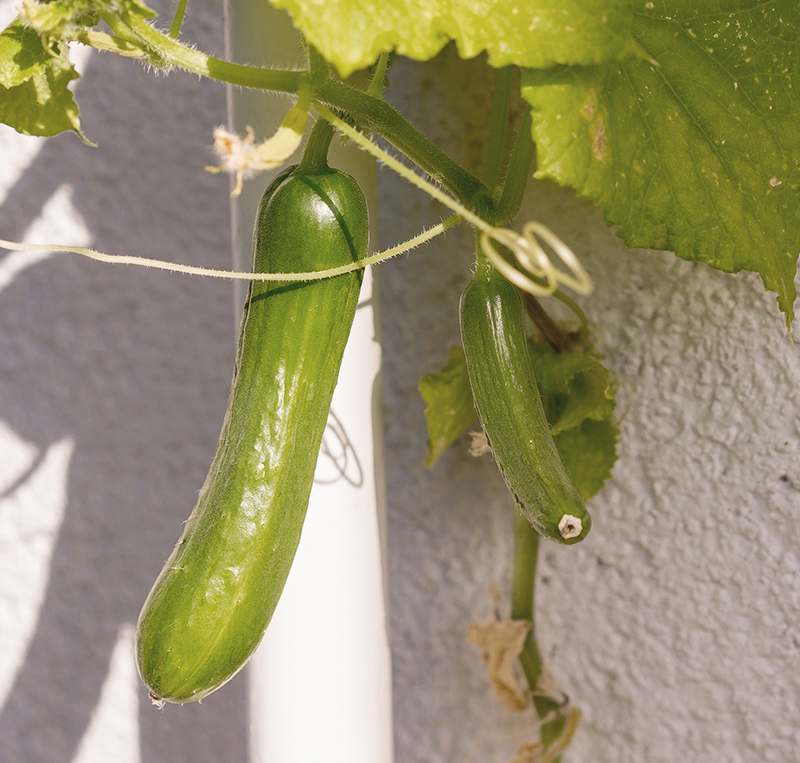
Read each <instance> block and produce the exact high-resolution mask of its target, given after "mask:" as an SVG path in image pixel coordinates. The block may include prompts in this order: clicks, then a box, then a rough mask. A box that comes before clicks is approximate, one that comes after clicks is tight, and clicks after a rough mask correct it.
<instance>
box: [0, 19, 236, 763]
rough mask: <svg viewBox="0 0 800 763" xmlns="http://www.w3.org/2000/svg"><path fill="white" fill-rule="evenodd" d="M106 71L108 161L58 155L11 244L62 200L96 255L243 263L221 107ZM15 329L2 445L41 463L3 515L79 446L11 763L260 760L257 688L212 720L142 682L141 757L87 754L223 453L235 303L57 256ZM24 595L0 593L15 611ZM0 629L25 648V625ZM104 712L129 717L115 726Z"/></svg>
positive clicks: (10, 703)
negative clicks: (220, 167) (254, 751)
mask: <svg viewBox="0 0 800 763" xmlns="http://www.w3.org/2000/svg"><path fill="white" fill-rule="evenodd" d="M157 5H159V4H157ZM191 21H192V28H191V29H189V30H188V31H187V34H188V35H189V36H190V37H191V38H192V39H195V40H197V41H198V42H199V44H200V45H201V46H203V47H205V48H214V47H217V48H219V47H221V38H222V19H221V14H220V13H219V11H218V9H217V8H216V6H215V7H213V8H210V9H207V10H198V11H197V12H196V13H195V14H194V15H193V18H192V20H191ZM97 63H98V58H97V56H96V54H95V57H93V58H91V59H90V60H89V63H88V66H87V67H86V70H85V73H84V76H83V77H82V79H81V80H80V84H79V91H78V94H79V98H80V102H81V105H82V110H83V118H84V120H83V121H84V128H85V130H86V132H87V134H88V135H89V136H90V137H91V138H92V139H93V140H96V141H97V142H98V143H99V144H100V149H99V150H92V149H89V148H86V147H84V146H83V145H81V144H80V143H79V142H78V141H77V140H76V139H74V138H73V137H71V136H61V137H58V138H56V139H54V140H50V141H48V142H46V143H45V144H44V146H43V147H42V148H41V150H40V152H39V153H38V154H37V155H36V157H35V159H34V160H33V162H32V163H31V164H30V165H29V166H28V168H27V169H26V171H25V172H24V174H23V175H22V176H21V178H20V180H19V182H18V183H17V184H16V186H15V187H14V188H13V189H11V191H10V192H9V194H8V197H7V198H6V200H5V201H4V203H3V204H2V206H0V235H2V236H3V237H5V238H9V239H16V240H19V239H20V238H21V237H23V236H24V235H25V234H26V231H27V230H28V229H29V228H30V227H31V226H32V225H33V224H34V223H36V221H37V220H38V219H39V218H40V216H41V210H42V208H43V207H44V205H45V204H46V202H48V200H50V199H51V198H53V196H54V194H56V193H57V192H59V189H62V192H63V188H64V186H65V185H67V186H70V187H71V189H72V190H71V195H70V196H69V198H70V200H71V204H72V206H73V207H74V209H75V211H76V213H77V215H78V216H79V217H82V218H83V222H84V224H85V227H86V229H87V232H86V237H87V239H88V243H89V245H90V246H95V247H98V248H101V249H106V250H112V251H125V252H132V253H133V252H135V253H150V254H153V255H154V256H163V257H167V258H170V259H175V260H179V261H184V262H190V263H194V264H199V265H214V266H217V267H220V266H224V265H226V264H228V262H229V251H230V245H229V237H228V229H229V226H228V210H229V206H228V199H227V184H226V183H225V181H224V180H222V181H221V180H220V179H219V178H217V179H215V178H213V177H211V176H208V175H207V174H206V173H204V172H203V169H202V168H203V165H204V164H205V163H206V162H207V161H208V156H207V155H206V153H205V151H206V147H207V146H208V144H209V143H210V137H211V129H212V127H213V126H214V124H217V123H219V122H221V121H224V113H225V112H224V109H225V102H224V91H223V90H222V89H221V88H216V87H215V86H213V85H210V84H209V83H201V82H199V81H198V80H197V79H196V78H193V77H183V76H181V75H178V74H176V75H173V76H170V77H169V78H165V77H163V76H162V77H158V78H157V79H156V78H154V77H153V76H152V75H150V74H148V73H146V72H145V71H144V70H143V68H142V67H139V66H137V65H135V64H132V63H130V62H127V61H123V60H118V59H112V58H110V57H109V58H107V59H105V60H104V61H103V62H102V64H103V65H102V66H97ZM61 235H62V236H63V235H64V234H63V233H62V234H61ZM2 264H3V262H2V260H1V259H0V266H2ZM0 286H2V284H0ZM0 326H1V327H2V329H1V330H0V422H2V430H0V437H2V434H3V431H6V432H8V431H10V432H11V433H12V434H11V435H10V439H9V438H8V437H7V438H6V439H5V443H7V445H3V446H2V450H3V452H2V453H0V465H3V464H4V463H5V462H7V461H8V459H9V458H11V457H13V456H14V454H13V453H12V448H11V445H12V444H13V443H14V442H17V443H20V442H21V443H23V444H24V445H25V447H26V448H27V449H28V450H29V451H30V452H31V453H32V454H33V456H32V459H31V463H29V464H27V465H26V466H25V467H24V468H22V469H21V471H20V473H19V477H18V479H16V480H15V481H14V482H13V484H9V483H8V481H6V482H5V484H2V485H0V492H1V493H2V495H0V507H2V506H3V503H4V498H5V499H8V498H9V496H12V498H13V494H14V493H15V492H16V493H20V491H22V490H23V488H24V486H25V484H26V482H28V481H30V478H31V477H32V475H34V474H36V473H37V470H38V468H39V467H40V466H41V464H42V463H43V461H46V454H48V453H52V452H54V450H53V448H54V447H55V446H58V445H59V444H60V443H64V442H71V443H72V451H71V456H68V468H67V469H66V470H65V472H64V481H65V485H64V493H65V506H64V511H63V518H62V520H61V525H60V531H59V532H58V534H57V537H56V540H55V546H54V548H53V549H52V554H51V557H50V566H49V573H46V584H45V586H44V590H43V597H42V602H41V606H40V608H39V610H38V613H36V614H35V616H34V615H33V614H32V615H31V617H32V623H31V626H32V627H31V631H32V632H31V637H30V639H29V640H28V642H27V643H26V644H25V650H24V652H21V653H20V655H19V656H20V659H21V660H22V661H21V662H20V664H19V665H12V666H6V667H7V668H8V669H7V670H5V673H6V674H7V675H8V676H9V677H11V676H13V681H12V682H11V685H10V686H9V687H8V690H7V692H6V693H5V694H4V695H0V700H2V696H5V703H4V704H3V705H2V709H1V711H0V760H2V761H4V763H55V762H57V763H62V762H64V763H66V762H68V761H73V760H76V759H77V758H79V759H80V761H81V763H85V761H87V760H91V761H97V760H115V761H129V760H132V761H135V760H138V759H141V761H143V763H161V762H162V761H163V762H167V761H169V762H170V763H176V762H178V761H193V763H201V762H202V761H214V762H215V763H216V762H217V761H229V762H230V763H237V762H238V761H246V759H247V733H246V731H247V705H246V682H245V680H244V678H242V677H240V678H239V679H237V680H236V681H235V682H233V683H232V684H231V685H229V686H228V687H226V688H225V689H223V690H222V691H220V692H219V693H218V694H216V695H214V697H212V698H211V699H209V700H208V701H207V702H206V703H204V704H203V705H202V707H200V706H198V705H193V706H186V707H184V708H176V707H168V708H167V709H166V710H165V711H163V712H161V713H159V712H157V711H155V710H154V709H152V708H151V707H150V704H149V701H148V698H147V695H146V692H145V691H144V688H143V687H142V686H141V685H140V684H139V683H138V679H137V683H136V685H135V691H136V696H137V697H138V713H136V706H135V704H134V705H133V708H132V711H131V712H130V714H131V715H132V716H133V718H132V719H131V720H130V724H132V727H133V728H134V738H133V742H132V744H131V745H130V749H118V750H114V749H104V750H103V753H102V754H100V753H97V752H91V751H87V750H85V749H84V747H82V740H84V737H85V735H86V732H87V728H89V727H90V724H91V723H92V719H93V717H94V719H95V720H94V724H97V723H98V720H97V717H98V716H97V714H98V703H99V700H100V695H101V692H103V687H104V684H106V682H107V676H108V674H109V670H110V666H111V667H113V665H112V662H116V661H118V659H119V660H122V661H123V662H125V664H126V665H129V666H130V665H131V662H130V653H129V648H128V651H126V653H124V654H122V656H121V657H119V658H118V657H116V656H115V657H114V660H113V661H112V655H117V653H118V651H119V650H118V649H116V645H117V644H118V643H120V638H121V637H122V639H123V642H124V643H127V644H128V645H129V644H130V638H129V635H130V633H131V627H132V626H133V624H134V623H135V620H136V617H137V615H138V612H139V609H140V607H141V605H142V602H143V601H144V598H145V596H146V594H147V592H148V590H149V588H150V585H151V584H152V582H153V580H154V578H155V576H156V574H157V573H158V571H159V570H160V568H161V565H162V563H163V561H164V559H165V558H166V556H167V554H168V553H169V551H170V549H171V547H172V545H173V544H174V542H175V540H176V539H177V537H178V535H179V533H180V530H181V524H182V522H183V520H184V519H185V518H186V516H187V515H188V513H189V511H190V509H191V507H192V506H193V504H194V502H195V498H196V493H197V490H198V489H199V487H200V485H201V484H202V481H203V478H204V476H205V471H206V468H207V466H208V463H209V461H210V458H211V455H212V453H213V450H214V447H215V444H216V438H217V434H218V431H219V427H220V424H221V420H222V416H223V413H224V409H225V402H226V396H227V391H228V385H229V382H230V375H231V368H232V362H233V338H234V326H233V312H232V294H231V289H230V287H229V286H228V285H225V284H224V283H212V282H210V281H202V280H200V279H187V278H182V277H169V276H167V277H165V276H164V275H163V274H156V273H151V272H142V271H138V270H135V269H121V268H120V269H118V268H113V267H105V266H102V265H97V264H90V263H86V262H84V261H79V260H78V259H77V258H69V257H64V256H57V257H53V258H51V259H48V260H47V261H45V262H43V263H41V264H37V265H35V266H33V267H29V268H26V269H25V270H23V271H20V272H19V273H17V274H16V277H15V278H14V280H13V283H8V285H7V288H5V289H3V290H2V294H1V295H0ZM6 465H7V464H6ZM29 495H30V493H29ZM9 503H13V500H12V501H9V500H5V505H6V506H8V505H9ZM23 508H24V512H23V513H27V514H28V515H30V514H31V513H32V512H34V511H36V510H37V508H38V507H37V506H36V502H35V501H32V502H31V504H30V506H24V507H23ZM41 508H42V510H45V509H46V507H41ZM2 521H3V517H0V523H1V522H2ZM22 535H23V536H24V533H23V534H22ZM22 540H23V542H24V543H27V542H28V539H27V538H25V537H23V538H22ZM0 541H2V538H0ZM31 542H35V539H34V540H33V541H31ZM25 552H26V553H27V550H26V551H25ZM44 556H45V558H46V556H47V554H45V555H44ZM15 582H16V581H14V580H5V581H1V582H0V596H4V595H5V594H3V591H4V590H5V591H8V590H11V589H9V586H11V587H12V588H13V586H14V585H15ZM2 605H3V602H2V601H0V611H2ZM34 617H35V623H34V622H33V618H34ZM1 627H2V629H3V630H5V629H9V631H8V632H7V635H8V633H11V634H12V637H13V629H15V628H18V627H19V628H21V627H22V626H20V625H19V624H18V623H16V622H3V623H2V626H1ZM0 643H5V642H3V641H2V640H0ZM8 658H9V655H7V654H0V661H2V660H4V659H8ZM0 675H2V672H0ZM131 676H132V672H131ZM132 681H133V679H132V678H131V682H132ZM130 691H131V696H133V694H132V692H133V689H131V690H130ZM103 699H104V706H103V717H106V716H107V717H108V718H109V719H110V722H111V723H112V725H113V724H120V723H122V724H123V725H124V723H125V720H124V719H121V718H119V717H118V716H117V717H115V716H114V713H121V712H125V707H124V703H122V701H121V700H118V699H117V700H115V699H114V697H107V696H106V692H103ZM107 700H108V701H110V702H112V703H113V702H114V701H119V702H121V704H120V706H119V708H116V707H111V708H106V706H105V705H106V701H107ZM132 702H134V701H133V700H132ZM137 715H138V720H137V718H136V716H137ZM137 726H138V729H139V735H138V742H137V740H136V736H135V729H136V727H137ZM123 737H124V735H123V736H122V737H120V735H117V736H115V735H114V733H113V730H112V731H111V732H109V733H107V734H106V735H105V738H106V739H110V740H112V742H113V740H114V739H121V738H123ZM137 746H138V754H137ZM93 749H94V748H93ZM76 756H77V758H76Z"/></svg>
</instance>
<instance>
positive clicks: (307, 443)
mask: <svg viewBox="0 0 800 763" xmlns="http://www.w3.org/2000/svg"><path fill="white" fill-rule="evenodd" d="M368 235H369V232H368V215H367V207H366V202H365V200H364V196H363V194H362V193H361V190H360V189H359V187H358V185H357V184H356V182H355V181H354V180H353V179H352V178H351V177H350V176H349V175H347V174H345V173H343V172H339V171H336V170H332V169H330V168H327V167H324V168H322V169H319V170H314V171H311V172H309V171H307V170H303V169H295V170H293V171H292V172H291V173H290V174H288V176H286V177H283V178H281V179H279V181H278V182H276V183H275V184H273V186H272V187H271V188H270V189H268V191H267V192H266V193H265V195H264V198H263V199H262V201H261V205H260V207H259V210H258V216H257V219H256V223H255V230H254V242H253V250H254V265H253V267H254V269H255V271H257V272H266V271H273V272H275V271H310V270H321V269H323V268H328V267H332V266H336V265H342V264H346V263H349V262H352V261H353V260H355V259H356V258H362V257H364V256H365V255H366V252H367V246H368ZM362 272H363V271H361V270H359V271H357V272H354V273H349V274H346V275H343V276H339V277H337V278H332V279H328V280H324V281H315V282H307V283H290V284H269V283H263V282H262V283H257V282H252V283H251V285H250V290H249V293H248V298H247V301H246V304H245V307H244V315H243V317H242V324H241V330H240V337H239V346H238V352H237V357H236V365H235V369H234V378H233V383H232V387H231V393H230V398H229V402H228V409H227V413H226V415H225V420H224V423H223V426H222V432H221V434H220V439H219V445H218V448H217V452H216V455H215V456H214V460H213V462H212V464H211V467H210V470H209V473H208V476H207V478H206V481H205V484H204V485H203V488H202V490H201V491H200V495H199V499H198V502H197V505H196V507H195V509H194V511H193V512H192V514H191V516H190V517H189V520H188V522H187V523H186V526H185V529H184V531H183V534H182V536H181V538H180V540H179V541H178V543H177V545H176V546H175V549H174V550H173V552H172V555H171V556H170V557H169V559H168V560H167V562H166V564H165V566H164V569H163V570H162V572H161V574H160V576H159V577H158V579H157V580H156V582H155V584H154V586H153V589H152V591H151V592H150V595H149V596H148V598H147V600H146V602H145V604H144V607H143V609H142V612H141V615H140V617H139V624H138V629H137V643H136V654H137V661H138V668H139V673H140V675H141V677H142V679H143V681H144V682H145V683H146V684H147V686H148V687H149V689H150V695H151V698H152V699H153V701H154V702H158V703H160V702H161V701H169V702H176V703H184V702H192V701H195V700H200V699H202V698H203V697H205V696H207V695H208V694H210V693H211V692H213V691H214V690H216V689H217V688H219V687H220V686H222V684H224V683H225V682H226V681H228V680H229V679H230V678H231V677H233V675H234V674H235V673H236V672H237V671H238V670H240V669H241V668H242V667H243V666H244V664H245V663H246V661H247V659H248V657H249V656H250V655H251V653H252V652H253V650H254V649H255V648H256V646H257V645H258V643H259V641H260V640H261V637H262V636H263V634H264V631H265V629H266V627H267V625H268V623H269V620H270V618H271V617H272V613H273V611H274V610H275V606H276V605H277V603H278V599H279V598H280V595H281V592H282V590H283V587H284V583H285V582H286V578H287V576H288V574H289V568H290V566H291V564H292V560H293V558H294V555H295V551H296V549H297V545H298V543H299V541H300V533H301V529H302V525H303V520H304V518H305V513H306V508H307V506H308V498H309V493H310V491H311V486H312V482H313V477H314V469H315V465H316V461H317V454H318V452H319V448H320V443H321V440H322V435H323V432H324V429H325V424H326V421H327V417H328V411H329V408H330V403H331V397H332V395H333V390H334V386H335V384H336V379H337V376H338V374H339V366H340V364H341V359H342V353H343V352H344V348H345V344H346V342H347V337H348V334H349V332H350V327H351V325H352V322H353V317H354V315H355V309H356V302H357V300H358V294H359V290H360V287H361V279H362Z"/></svg>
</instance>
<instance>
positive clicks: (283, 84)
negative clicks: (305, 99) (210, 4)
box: [126, 14, 308, 93]
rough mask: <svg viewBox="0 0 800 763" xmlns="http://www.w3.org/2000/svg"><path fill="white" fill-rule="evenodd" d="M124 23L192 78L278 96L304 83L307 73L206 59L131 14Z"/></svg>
mask: <svg viewBox="0 0 800 763" xmlns="http://www.w3.org/2000/svg"><path fill="white" fill-rule="evenodd" d="M126 23H127V24H128V26H129V27H130V29H132V30H133V31H134V32H135V33H136V34H137V35H138V36H139V38H141V40H142V41H143V42H144V43H145V44H147V45H149V46H152V48H153V50H154V51H155V52H156V53H157V54H158V55H159V56H161V57H163V58H164V59H165V61H166V62H167V63H168V64H171V65H172V66H177V67H178V68H180V69H185V70H186V71H189V72H192V73H193V74H199V75H200V76H201V77H209V78H210V79H215V80H218V81H219V82H226V83H228V84H230V85H241V86H242V87H252V88H257V89H259V90H273V91H275V92H280V93H296V92H297V91H298V90H299V89H300V87H301V85H304V84H306V83H307V82H308V73H307V72H304V71H293V70H290V69H268V68H266V67H262V66H247V65H246V64H237V63H233V62H232V61H225V60H224V59H221V58H216V57H215V56H209V55H208V54H206V53H203V52H202V51H199V50H195V49H194V48H190V47H188V46H187V45H184V44H183V43H181V42H178V40H175V39H173V38H172V37H170V36H169V35H166V34H164V33H163V32H161V31H159V30H158V29H156V28H155V27H154V26H152V24H149V23H148V22H147V20H146V19H143V18H141V17H140V16H136V15H135V14H131V15H130V16H129V17H128V18H126Z"/></svg>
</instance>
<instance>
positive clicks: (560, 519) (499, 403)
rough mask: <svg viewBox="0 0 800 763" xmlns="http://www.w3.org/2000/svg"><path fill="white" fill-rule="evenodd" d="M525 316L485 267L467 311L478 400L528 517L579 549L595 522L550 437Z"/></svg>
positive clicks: (465, 300) (464, 327) (464, 302)
mask: <svg viewBox="0 0 800 763" xmlns="http://www.w3.org/2000/svg"><path fill="white" fill-rule="evenodd" d="M523 310H524V308H523V304H522V298H521V297H520V294H519V292H518V290H517V288H516V287H515V286H513V285H512V284H510V283H509V282H508V281H507V280H506V279H505V278H503V277H502V276H501V275H500V274H499V273H498V272H497V271H496V270H495V269H494V268H493V267H491V265H489V264H488V263H485V262H479V263H478V267H477V270H476V273H475V275H474V276H473V278H472V280H471V281H470V283H469V284H468V285H467V288H466V289H465V290H464V293H463V295H462V297H461V306H460V311H461V340H462V343H463V346H464V356H465V358H466V363H467V373H468V375H469V381H470V386H471V387H472V395H473V398H474V400H475V407H476V409H477V411H478V417H479V419H480V422H481V425H482V426H483V430H484V432H485V433H486V437H487V439H488V440H489V444H490V446H491V448H492V453H493V455H494V459H495V462H496V463H497V466H498V467H499V469H500V472H501V474H502V475H503V479H504V480H505V483H506V485H507V486H508V489H509V490H510V491H511V493H512V495H513V496H514V498H515V500H516V502H517V504H518V505H519V507H520V509H521V511H522V513H523V514H524V515H525V517H526V518H527V519H528V521H529V522H530V523H531V525H533V527H534V528H535V529H536V530H537V531H538V532H539V533H540V534H542V535H544V536H547V537H548V538H552V539H554V540H556V541H559V542H561V543H577V542H578V541H580V540H583V539H584V538H585V537H586V535H587V533H588V532H589V530H590V528H591V519H590V517H589V513H588V512H587V511H586V507H585V505H584V502H583V499H582V498H581V496H580V494H579V493H578V491H577V490H576V488H575V487H574V485H573V484H572V482H571V481H570V479H569V477H568V476H567V473H566V470H565V469H564V465H563V463H562V462H561V457H560V456H559V455H558V450H557V449H556V446H555V443H554V442H553V438H552V436H551V435H550V427H549V425H548V423H547V418H546V417H545V413H544V408H543V407H542V400H541V397H540V395H539V388H538V386H537V384H536V374H535V369H534V364H533V360H532V358H531V355H530V352H529V350H528V339H527V336H526V333H525V325H524V312H523Z"/></svg>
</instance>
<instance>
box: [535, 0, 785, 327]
mask: <svg viewBox="0 0 800 763" xmlns="http://www.w3.org/2000/svg"><path fill="white" fill-rule="evenodd" d="M636 7H637V13H636V14H635V16H634V24H633V36H634V38H635V39H636V41H637V44H638V46H639V48H640V50H641V51H642V52H643V55H646V56H647V57H649V59H650V60H649V61H648V60H644V59H643V58H638V59H627V60H625V61H622V62H609V63H604V64H601V65H597V66H591V67H582V68H578V67H572V68H566V67H559V68H555V69H552V70H549V71H528V72H526V73H525V75H524V78H523V95H524V96H525V98H526V99H527V100H528V102H529V103H530V104H531V106H532V107H533V136H534V140H535V141H536V145H537V159H538V170H537V176H538V177H541V178H551V179H553V180H555V181H557V182H559V183H562V184H564V185H569V186H572V187H573V188H575V189H577V190H578V191H579V193H580V194H582V195H584V196H586V197H588V198H590V199H592V200H593V201H595V202H596V203H598V204H599V205H600V206H601V207H602V208H603V210H604V211H605V214H606V216H607V219H608V220H609V221H610V222H611V223H613V224H616V225H617V226H619V230H620V233H621V235H622V237H623V238H624V240H625V241H626V242H627V243H628V244H630V245H632V246H639V247H649V248H653V249H670V250H672V251H674V252H675V253H676V254H678V255H679V256H681V257H684V258H686V259H690V260H698V261H700V262H704V263H707V264H708V265H711V266H713V267H715V268H719V269H720V270H725V271H731V272H732V271H738V270H750V271H754V272H756V273H759V274H760V275H761V278H762V280H763V281H764V284H765V285H766V287H767V288H768V289H770V290H772V291H775V292H776V293H777V295H778V302H779V305H780V307H781V309H782V310H783V311H784V313H785V314H786V316H787V320H788V321H789V322H790V323H791V320H792V316H793V311H792V306H793V302H794V299H795V287H794V276H795V271H796V265H797V256H798V253H799V252H800V195H799V194H798V191H800V128H798V124H800V101H798V96H797V94H796V91H797V88H800V76H798V74H799V73H800V38H799V37H798V29H800V3H798V2H797V0H772V1H768V2H764V0H715V2H714V3H698V2H693V1H691V0H651V1H650V2H646V3H645V2H641V3H638V2H637V3H636Z"/></svg>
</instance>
